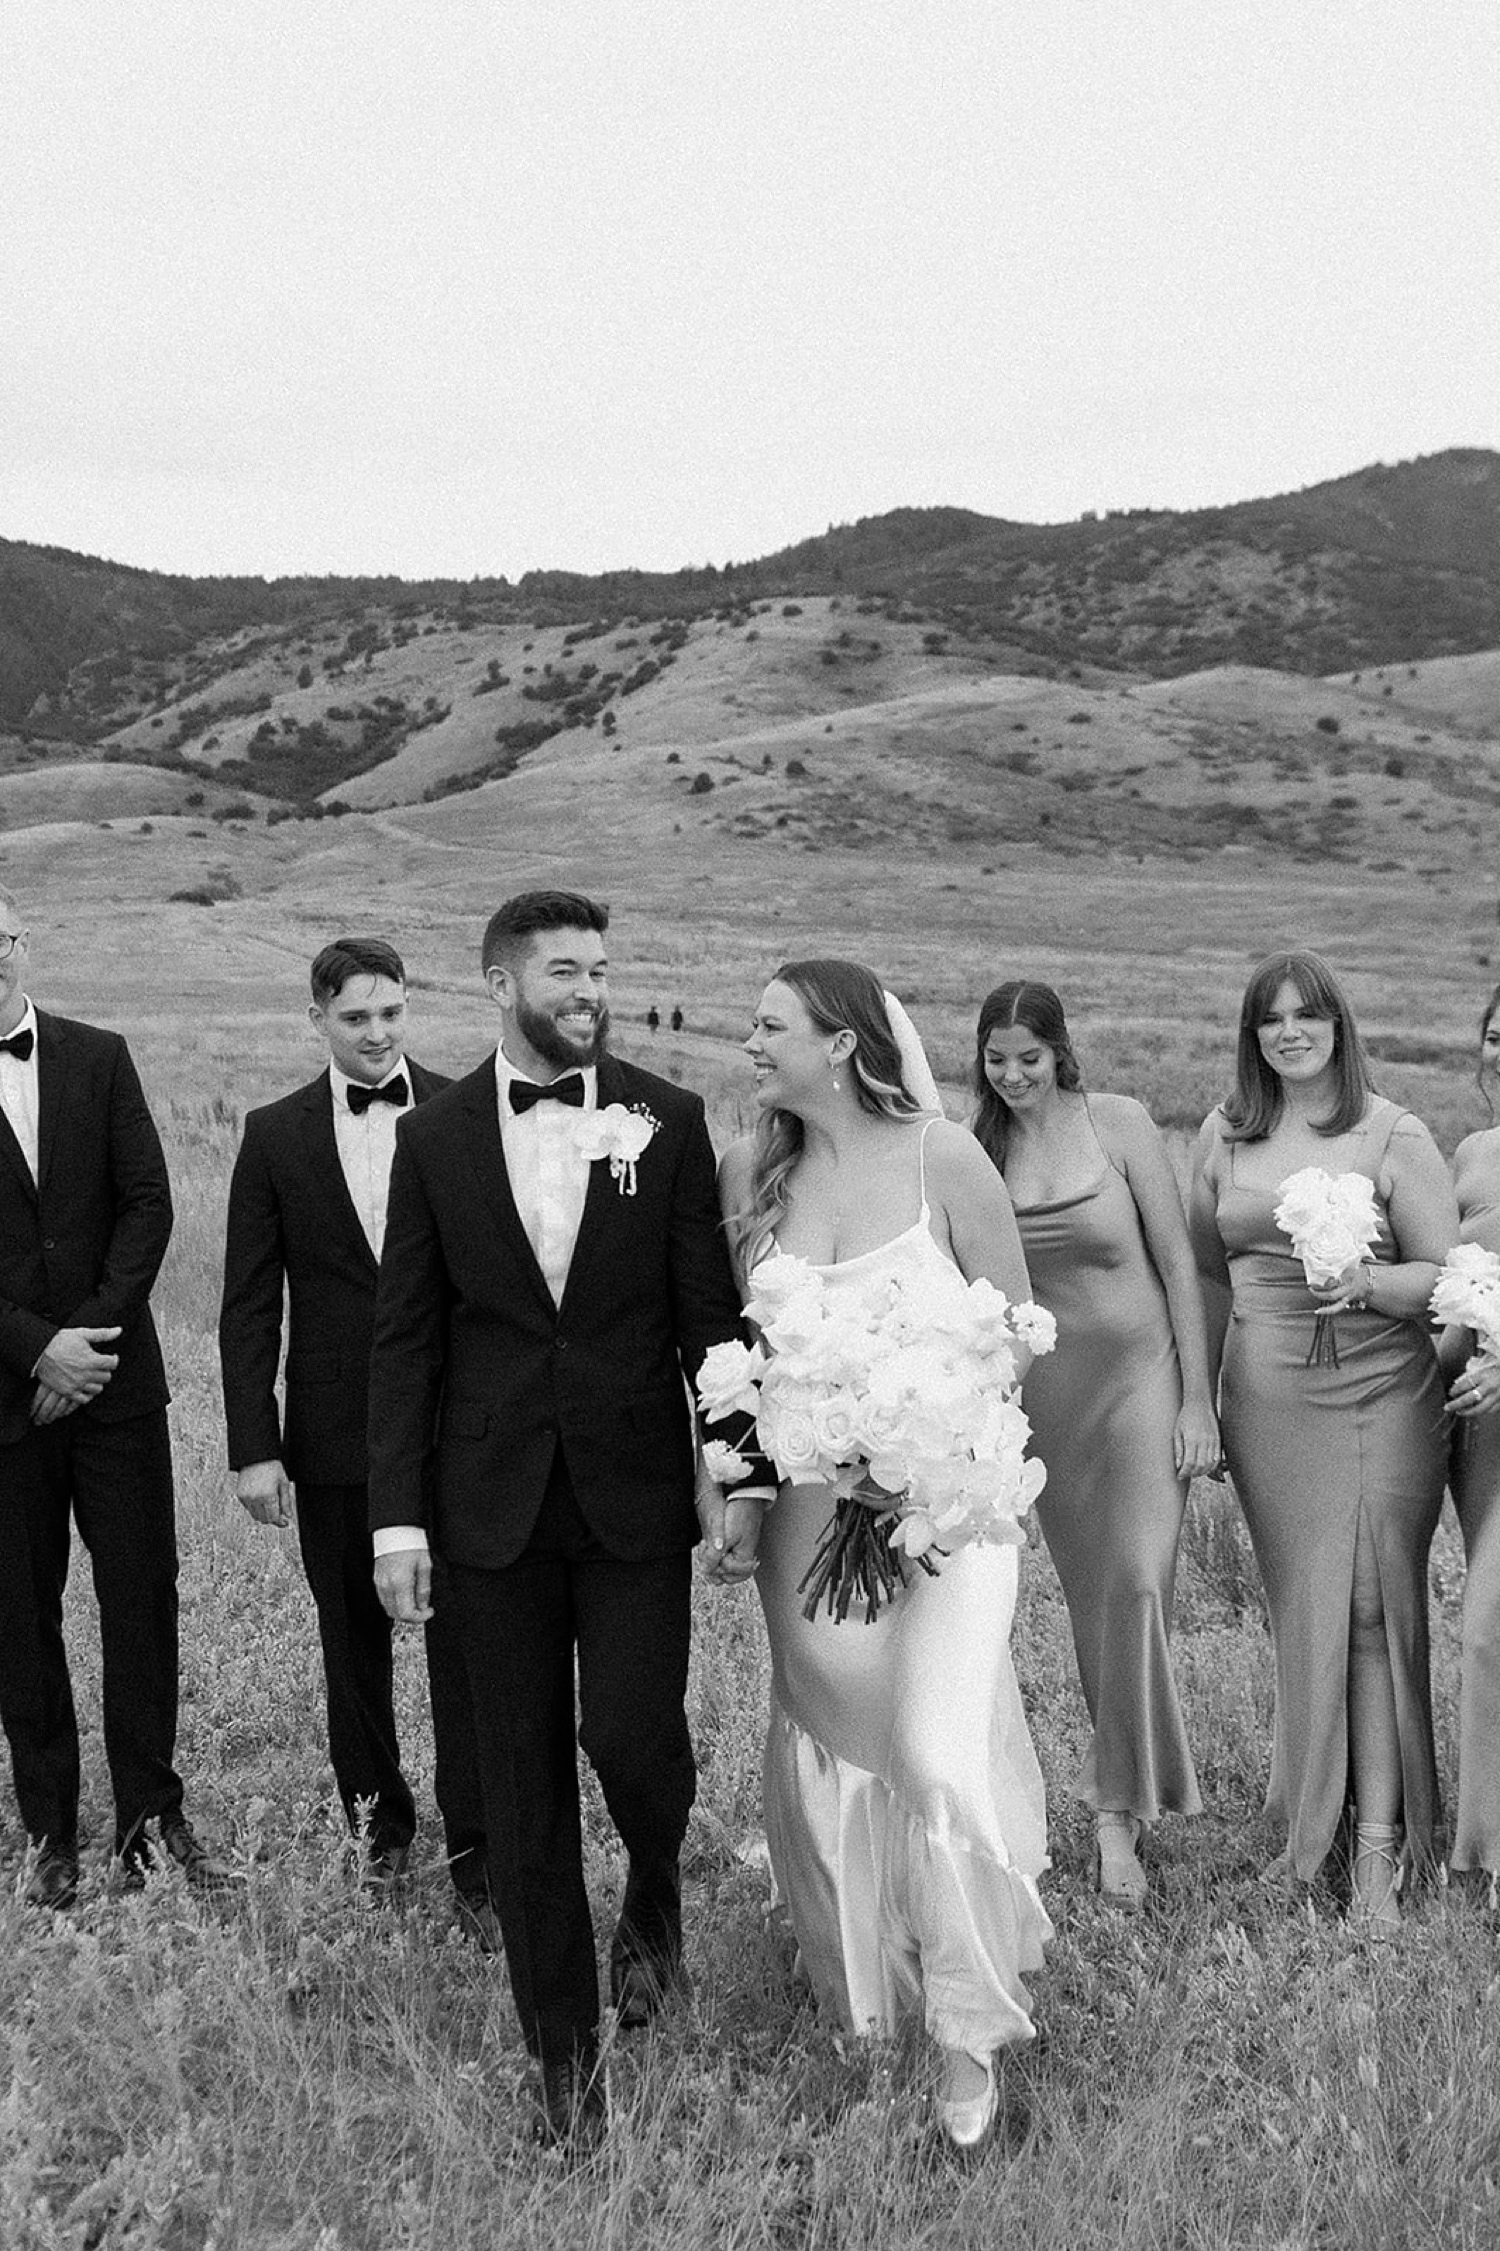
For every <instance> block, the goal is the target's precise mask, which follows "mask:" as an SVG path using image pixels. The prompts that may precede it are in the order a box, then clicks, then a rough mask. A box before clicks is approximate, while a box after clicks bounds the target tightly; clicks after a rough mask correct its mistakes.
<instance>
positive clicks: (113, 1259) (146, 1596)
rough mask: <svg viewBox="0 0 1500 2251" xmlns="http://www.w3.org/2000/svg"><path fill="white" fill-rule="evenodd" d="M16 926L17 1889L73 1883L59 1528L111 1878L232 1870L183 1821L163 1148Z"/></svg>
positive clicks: (3, 1540) (10, 1323)
mask: <svg viewBox="0 0 1500 2251" xmlns="http://www.w3.org/2000/svg"><path fill="white" fill-rule="evenodd" d="M29 944H30V938H29V933H28V931H27V930H26V928H25V925H24V923H23V922H22V919H21V916H20V913H19V910H18V908H17V906H16V902H15V900H14V899H13V898H12V897H11V895H10V893H9V892H6V891H0V1586H3V1590H4V1605H5V1615H4V1621H3V1624H0V1718H3V1721H4V1725H5V1733H6V1736H7V1737H8V1739H9V1743H10V1752H11V1761H12V1766H13V1769H14V1773H15V1783H16V1799H17V1802H18V1804H19V1806H20V1811H21V1818H22V1820H23V1821H24V1822H25V1824H26V1828H27V1831H28V1833H29V1835H30V1837H31V1840H32V1844H33V1847H34V1858H33V1862H32V1866H31V1869H30V1873H29V1875H28V1879H27V1883H26V1889H25V1896H26V1899H27V1900H28V1901H29V1902H30V1903H31V1904H32V1905H34V1906H39V1907H50V1908H66V1907H69V1906H71V1905H72V1902H73V1899H74V1897H75V1895H76V1893H77V1889H78V1798H79V1752H78V1723H77V1719H76V1716H75V1713H74V1708H73V1693H72V1686H71V1683H70V1680H69V1676H68V1660H67V1653H66V1650H65V1647H64V1643H63V1590H64V1587H65V1585H66V1583H67V1576H68V1562H69V1551H70V1548H71V1544H72V1527H73V1525H74V1524H75V1523H76V1525H77V1527H78V1535H79V1538H80V1539H81V1540H82V1542H83V1544H84V1546H85V1547H86V1548H87V1550H88V1553H89V1560H90V1563H91V1565H92V1568H93V1580H94V1591H95V1595H96V1598H97V1601H98V1610H99V1637H100V1647H101V1655H102V1659H103V1719H104V1752H105V1758H106V1760H107V1762H108V1766H109V1776H110V1783H111V1787H112V1790H113V1793H114V1801H115V1842H114V1850H115V1855H116V1865H117V1870H118V1872H119V1874H120V1876H121V1877H122V1879H123V1881H124V1882H125V1883H126V1884H127V1885H129V1886H131V1887H137V1886H140V1885H143V1884H144V1882H145V1871H146V1869H147V1868H148V1867H149V1866H150V1865H151V1864H152V1863H153V1862H154V1861H156V1860H157V1859H158V1846H157V1845H156V1843H155V1842H153V1840H152V1839H151V1838H150V1836H149V1835H148V1832H147V1827H146V1825H147V1823H148V1822H149V1821H153V1820H154V1821H155V1822H156V1824H157V1831H158V1836H159V1839H160V1848H159V1849H160V1852H161V1853H163V1854H164V1855H165V1857H166V1858H167V1859H169V1860H171V1861H173V1862H175V1863H176V1864H177V1865H178V1866H179V1867H180V1868H181V1869H182V1871H183V1873H184V1875H185V1876H186V1877H187V1879H188V1881H189V1882H190V1883H192V1884H194V1885H195V1886H197V1887H198V1888H200V1889H203V1890H216V1889H218V1888H220V1887H222V1886H223V1885H225V1884H227V1883H228V1882H230V1881H231V1878H230V1877H229V1875H228V1872H227V1871H226V1870H225V1869H223V1868H221V1867H219V1866H218V1865H217V1863H216V1862H214V1861H213V1860H212V1859H211V1858H210V1856H209V1854H208V1852H207V1851H206V1849H205V1848H204V1846H203V1845H202V1844H201V1843H200V1842H199V1840H198V1838H197V1836H196V1835H195V1834H194V1831H193V1829H192V1827H191V1826H190V1824H189V1823H188V1821H187V1819H186V1818H185V1816H184V1813H183V1791H182V1782H181V1779H180V1777H179V1776H178V1774H177V1772H176V1770H175V1768H174V1767H173V1764H172V1758H173V1752H174V1748H175V1745H176V1737H177V1537H176V1526H175V1519H174V1511H173V1496H172V1454H171V1446H170V1442H169V1439H168V1435H167V1380H166V1371H165V1369H164V1368H163V1365H162V1356H161V1348H160V1346H159V1344H158V1343H157V1337H156V1327H155V1324H154V1322H153V1321H152V1318H151V1307H150V1302H149V1300H150V1292H151V1285H152V1283H153V1282H154V1281H155V1279H156V1273H157V1269H158V1267H159V1266H160V1265H161V1262H162V1254H163V1253H164V1251H165V1250H166V1247H167V1242H168V1239H169V1237H170V1235H171V1232H172V1198H171V1192H170V1189H169V1187H168V1184H167V1168H166V1163H165V1160H164V1159H163V1156H162V1149H161V1142H160V1140H159V1139H158V1137H157V1132H156V1127H155V1125H154V1124H153V1123H152V1119H151V1113H150V1111H149V1110H148V1109H147V1107H146V1099H145V1096H144V1095H143V1094H142V1092H141V1083H140V1080H139V1079H138V1078H137V1076H136V1071H135V1065H134V1064H133V1063H132V1061H131V1059H130V1051H129V1049H128V1048H127V1047H126V1045H125V1042H124V1040H123V1039H121V1037H120V1036H119V1034H118V1033H117V1032H106V1031H101V1030H99V1029H97V1028H96V1027H95V1026H94V1025H91V1024H79V1023H75V1022H73V1021H72V1020H71V1019H69V1018H68V1017H65V1016H53V1015H50V1014H48V1013H47V1012H46V1011H45V1010H42V1009H38V1008H37V1007H36V1006H35V1005H34V1003H33V1002H32V1001H31V1000H30V999H29V998H28V996H27V993H26V991H25V989H24V984H23V980H24V978H25V975H26V969H27V962H28V953H29Z"/></svg>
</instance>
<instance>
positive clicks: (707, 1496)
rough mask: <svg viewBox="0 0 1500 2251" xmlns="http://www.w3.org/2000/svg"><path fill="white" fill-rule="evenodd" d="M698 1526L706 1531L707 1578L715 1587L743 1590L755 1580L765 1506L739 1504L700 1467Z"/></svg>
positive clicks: (704, 1538) (704, 1532)
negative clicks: (748, 1581) (740, 1587)
mask: <svg viewBox="0 0 1500 2251" xmlns="http://www.w3.org/2000/svg"><path fill="white" fill-rule="evenodd" d="M696 1499H697V1508H698V1522H699V1523H700V1524H701V1525H702V1527H703V1576H704V1578H705V1579H708V1580H710V1581H711V1582H712V1584H713V1585H714V1586H719V1587H735V1586H742V1585H743V1584H744V1582H745V1581H746V1580H747V1579H751V1578H753V1577H754V1576H755V1570H756V1566H757V1564H758V1563H759V1561H760V1558H759V1556H758V1554H757V1553H756V1550H757V1548H758V1547H759V1545H760V1520H761V1517H762V1515H763V1514H764V1504H763V1503H762V1502H760V1501H746V1500H736V1499H735V1497H734V1494H733V1493H732V1492H730V1493H726V1492H725V1490H724V1488H723V1486H722V1485H717V1484H715V1482H714V1480H713V1479H712V1478H711V1477H710V1476H709V1474H708V1472H707V1470H706V1469H704V1468H703V1466H702V1465H701V1464H700V1465H699V1469H698V1491H697V1496H696Z"/></svg>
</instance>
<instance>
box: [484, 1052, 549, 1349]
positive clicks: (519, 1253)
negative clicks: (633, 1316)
mask: <svg viewBox="0 0 1500 2251" xmlns="http://www.w3.org/2000/svg"><path fill="white" fill-rule="evenodd" d="M462 1094H463V1106H464V1114H465V1118H466V1121H467V1131H466V1133H465V1136H464V1148H465V1152H466V1154H467V1156H468V1159H469V1164H470V1167H471V1168H472V1171H473V1173H474V1177H475V1180H476V1181H477V1182H478V1185H479V1189H480V1193H481V1196H482V1198H483V1202H484V1208H485V1209H486V1210H487V1211H488V1212H489V1215H490V1217H491V1219H492V1220H493V1221H494V1223H495V1225H496V1226H497V1227H498V1228H499V1230H500V1233H501V1235H502V1236H503V1238H504V1240H505V1243H506V1245H507V1247H508V1249H509V1250H510V1253H511V1255H512V1257H513V1258H514V1259H515V1260H516V1263H517V1264H518V1265H519V1266H520V1268H521V1271H522V1272H523V1273H524V1274H525V1276H526V1279H527V1281H528V1282H529V1283H530V1284H531V1287H532V1288H533V1289H534V1290H535V1292H536V1294H537V1296H538V1297H539V1298H540V1299H541V1302H542V1304H543V1305H544V1306H545V1307H546V1309H547V1312H548V1314H549V1315H551V1316H553V1317H554V1318H555V1317H556V1313H557V1307H556V1306H555V1305H554V1303H553V1300H552V1292H551V1291H550V1290H549V1289H548V1287H547V1278H546V1276H545V1275H544V1274H543V1272H542V1270H541V1267H540V1266H539V1265H538V1264H537V1256H536V1252H535V1251H534V1250H533V1249H532V1247H531V1237H530V1236H529V1235H528V1234H527V1232H526V1229H525V1228H524V1227H523V1226H522V1224H521V1214H520V1213H519V1211H517V1209H516V1198H515V1192H514V1190H513V1189H512V1187H511V1184H510V1170H509V1167H508V1166H507V1165H506V1162H505V1144H504V1142H503V1141H502V1140H501V1138H500V1105H499V1101H498V1098H497V1095H496V1088H495V1065H494V1062H493V1059H487V1060H486V1061H485V1062H483V1063H481V1064H480V1066H479V1068H478V1070H477V1071H471V1072H470V1074H469V1076H468V1078H466V1079H465V1080H464V1082H463V1088H462Z"/></svg>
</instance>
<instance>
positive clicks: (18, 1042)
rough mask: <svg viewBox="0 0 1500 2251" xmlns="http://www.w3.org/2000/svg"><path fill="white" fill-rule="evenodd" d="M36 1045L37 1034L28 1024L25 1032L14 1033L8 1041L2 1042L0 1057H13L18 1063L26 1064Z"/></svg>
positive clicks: (0, 1044) (0, 1042) (0, 1041)
mask: <svg viewBox="0 0 1500 2251" xmlns="http://www.w3.org/2000/svg"><path fill="white" fill-rule="evenodd" d="M35 1045H36V1034H35V1032H34V1031H33V1030H32V1028H31V1026H30V1025H29V1024H28V1025H27V1027H26V1029H25V1031H24V1032H12V1033H11V1035H10V1038H9V1039H8V1040H0V1055H13V1056H14V1057H15V1059H16V1061H17V1062H18V1063H25V1062H28V1061H29V1060H30V1057H31V1051H32V1049H33V1047H34V1046H35Z"/></svg>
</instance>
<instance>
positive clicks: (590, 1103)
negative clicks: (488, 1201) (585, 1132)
mask: <svg viewBox="0 0 1500 2251" xmlns="http://www.w3.org/2000/svg"><path fill="white" fill-rule="evenodd" d="M558 1075H559V1077H562V1078H568V1077H571V1076H572V1075H573V1074H572V1073H570V1072H567V1071H563V1072H560V1073H559V1074H558ZM577 1075H578V1077H580V1078H581V1079H582V1080H583V1108H584V1109H585V1110H596V1109H597V1108H598V1107H599V1074H598V1072H597V1071H596V1070H595V1069H594V1067H593V1065H592V1064H590V1066H589V1067H588V1069H587V1070H582V1071H579V1072H578V1074H577ZM516 1079H520V1080H521V1081H522V1082H523V1083H527V1082H526V1074H525V1072H524V1071H518V1070H517V1069H516V1067H515V1065H514V1064H513V1063H512V1062H511V1060H510V1058H509V1056H508V1055H507V1054H506V1052H505V1050H504V1048H503V1047H497V1048H496V1050H495V1099H496V1101H497V1102H498V1104H499V1106H500V1146H501V1148H502V1149H503V1150H504V1151H505V1169H506V1172H507V1173H508V1174H509V1175H510V1187H511V1194H512V1195H513V1196H514V1197H515V1199H516V1210H517V1211H518V1212H519V1213H520V1215H521V1225H522V1226H523V1227H524V1228H525V1230H526V1240H527V1242H528V1243H530V1245H531V1247H532V1249H533V1250H534V1251H535V1252H536V1262H537V1264H538V1266H539V1267H540V1268H541V1270H542V1277H543V1279H544V1280H545V1282H546V1284H547V1287H548V1289H549V1290H550V1291H551V1292H552V1301H553V1303H554V1304H555V1305H561V1303H562V1296H563V1291H564V1290H565V1289H566V1287H567V1281H568V1268H569V1267H570V1266H571V1265H572V1263H573V1246H574V1244H575V1243H576V1242H577V1240H578V1228H579V1223H580V1221H581V1220H582V1218H583V1206H584V1200H585V1198H586V1197H587V1195H588V1192H589V1161H588V1159H587V1157H585V1156H584V1155H583V1153H582V1151H581V1150H580V1149H579V1147H578V1136H577V1134H576V1132H575V1130H574V1120H575V1119H576V1118H577V1117H578V1115H579V1112H578V1111H577V1110H576V1109H574V1108H573V1107H571V1105H570V1104H568V1103H566V1102H557V1101H542V1102H535V1103H533V1104H532V1106H531V1108H530V1109H529V1110H526V1111H523V1112H521V1113H520V1114H519V1115H518V1114H517V1112H516V1111H515V1110H513V1109H512V1107H511V1100H510V1090H511V1086H512V1083H513V1082H514V1081H515V1080H516Z"/></svg>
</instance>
